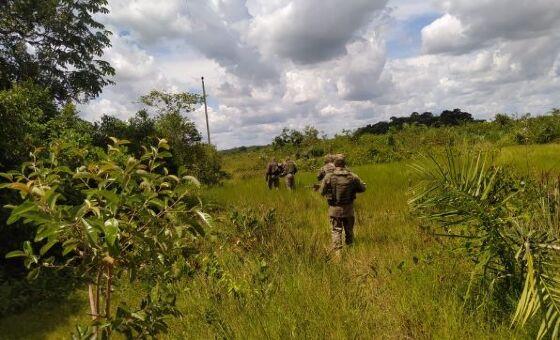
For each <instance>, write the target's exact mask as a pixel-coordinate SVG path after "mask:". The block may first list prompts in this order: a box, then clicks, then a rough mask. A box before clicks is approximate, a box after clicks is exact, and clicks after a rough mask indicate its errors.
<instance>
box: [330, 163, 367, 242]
mask: <svg viewBox="0 0 560 340" xmlns="http://www.w3.org/2000/svg"><path fill="white" fill-rule="evenodd" d="M335 164H336V163H335ZM365 190H366V186H365V184H364V183H363V182H362V181H361V180H360V178H359V177H358V176H357V175H355V174H354V173H352V172H350V171H348V170H347V169H346V168H345V167H344V164H343V163H342V166H338V164H337V167H336V168H335V170H334V171H333V172H332V173H328V174H327V175H326V176H325V178H324V179H323V182H322V183H321V187H320V189H319V192H320V193H321V195H323V196H325V197H326V198H327V201H328V203H329V218H330V222H331V226H332V247H333V250H334V251H335V252H337V253H339V252H340V249H341V248H342V231H343V230H344V234H345V241H346V244H352V243H353V242H354V220H355V219H354V200H355V199H356V193H361V192H364V191H365Z"/></svg>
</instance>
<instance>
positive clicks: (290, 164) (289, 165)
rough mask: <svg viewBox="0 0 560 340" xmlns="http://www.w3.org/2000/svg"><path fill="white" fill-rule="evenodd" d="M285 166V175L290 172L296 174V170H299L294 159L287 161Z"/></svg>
mask: <svg viewBox="0 0 560 340" xmlns="http://www.w3.org/2000/svg"><path fill="white" fill-rule="evenodd" d="M283 168H284V174H285V175H290V174H291V175H295V174H296V172H297V171H298V169H297V166H296V163H295V162H294V161H287V162H285V163H284V165H283Z"/></svg>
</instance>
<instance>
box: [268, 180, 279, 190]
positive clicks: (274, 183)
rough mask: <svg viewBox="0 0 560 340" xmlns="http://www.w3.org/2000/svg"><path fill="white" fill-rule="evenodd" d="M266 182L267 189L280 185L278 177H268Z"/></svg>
mask: <svg viewBox="0 0 560 340" xmlns="http://www.w3.org/2000/svg"><path fill="white" fill-rule="evenodd" d="M267 184H268V188H269V189H272V188H276V189H278V188H279V187H280V178H278V177H274V178H269V179H268V180H267Z"/></svg>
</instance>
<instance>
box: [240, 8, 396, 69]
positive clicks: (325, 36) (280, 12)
mask: <svg viewBox="0 0 560 340" xmlns="http://www.w3.org/2000/svg"><path fill="white" fill-rule="evenodd" d="M386 3H387V1H386V0H348V1H345V2H344V3H341V2H340V1H337V0H308V1H284V2H283V5H278V4H276V6H273V7H272V8H273V9H272V10H271V11H270V12H268V13H261V14H260V15H259V16H257V17H255V19H254V21H253V22H252V24H251V34H250V37H251V38H252V39H254V40H255V41H256V42H257V43H258V44H259V46H261V49H262V50H263V51H264V52H265V53H267V54H270V55H278V56H280V57H283V58H288V59H290V60H292V61H294V62H296V63H299V64H311V63H315V62H320V61H325V60H329V59H331V58H333V57H336V56H339V55H342V54H344V52H345V50H344V47H345V46H346V44H347V43H348V42H349V41H350V40H351V39H352V37H353V36H354V34H355V33H356V32H357V31H358V30H359V29H360V28H362V27H363V26H364V25H366V24H367V23H368V22H369V21H370V20H371V19H372V15H373V14H374V13H375V12H376V11H379V10H381V9H383V8H384V7H385V5H386Z"/></svg>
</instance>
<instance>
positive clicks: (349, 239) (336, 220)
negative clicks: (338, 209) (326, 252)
mask: <svg viewBox="0 0 560 340" xmlns="http://www.w3.org/2000/svg"><path fill="white" fill-rule="evenodd" d="M330 219H331V226H332V248H333V250H340V249H342V231H344V241H345V243H346V244H347V245H350V244H352V243H353V242H354V221H355V218H354V216H349V217H332V216H331V217H330Z"/></svg>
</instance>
